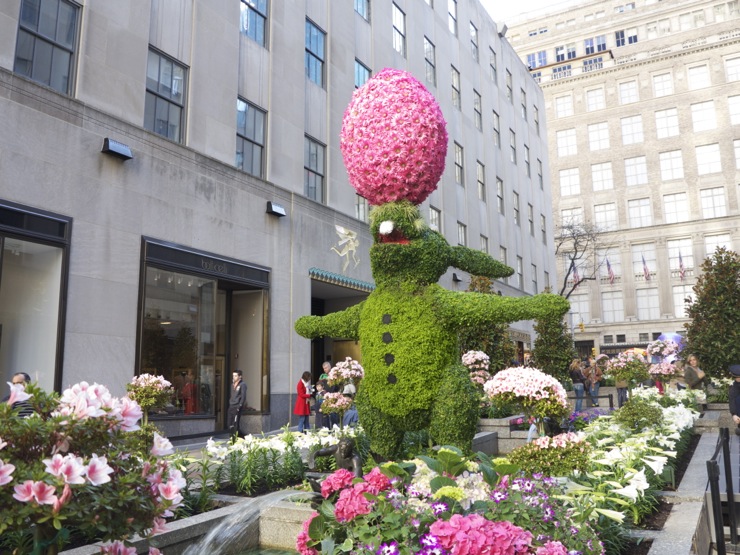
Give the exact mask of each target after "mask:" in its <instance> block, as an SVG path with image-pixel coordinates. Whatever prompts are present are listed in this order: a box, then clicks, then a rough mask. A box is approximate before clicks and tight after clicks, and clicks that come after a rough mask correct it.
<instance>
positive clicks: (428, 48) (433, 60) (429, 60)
mask: <svg viewBox="0 0 740 555" xmlns="http://www.w3.org/2000/svg"><path fill="white" fill-rule="evenodd" d="M424 65H425V68H426V78H427V83H429V84H430V85H432V86H433V87H436V86H437V53H436V51H435V46H434V44H433V43H432V41H430V40H429V39H428V38H426V37H424Z"/></svg>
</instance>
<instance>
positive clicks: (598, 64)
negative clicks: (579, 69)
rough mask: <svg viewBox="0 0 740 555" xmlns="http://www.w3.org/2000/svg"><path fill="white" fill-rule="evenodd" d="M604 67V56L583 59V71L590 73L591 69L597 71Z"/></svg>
mask: <svg viewBox="0 0 740 555" xmlns="http://www.w3.org/2000/svg"><path fill="white" fill-rule="evenodd" d="M603 67H604V58H603V57H602V56H597V57H596V58H589V59H588V60H583V72H584V73H588V72H589V71H596V70H597V69H602V68H603Z"/></svg>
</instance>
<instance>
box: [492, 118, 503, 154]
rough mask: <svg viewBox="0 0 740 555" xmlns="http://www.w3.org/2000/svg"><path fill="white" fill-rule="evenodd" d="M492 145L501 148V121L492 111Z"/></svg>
mask: <svg viewBox="0 0 740 555" xmlns="http://www.w3.org/2000/svg"><path fill="white" fill-rule="evenodd" d="M493 144H494V145H495V146H497V147H499V148H501V120H500V119H499V117H498V114H497V113H496V111H495V110H494V111H493Z"/></svg>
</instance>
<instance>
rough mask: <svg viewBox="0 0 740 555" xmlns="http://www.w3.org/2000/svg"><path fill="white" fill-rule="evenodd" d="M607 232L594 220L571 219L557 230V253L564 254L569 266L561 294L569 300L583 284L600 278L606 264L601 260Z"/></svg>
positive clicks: (564, 273) (565, 272)
mask: <svg viewBox="0 0 740 555" xmlns="http://www.w3.org/2000/svg"><path fill="white" fill-rule="evenodd" d="M603 233H604V232H603V230H601V229H600V228H599V227H598V226H597V225H595V224H592V223H591V222H586V223H573V222H568V223H564V224H562V225H561V226H560V227H559V228H557V229H556V231H555V256H556V257H559V256H564V257H565V266H566V267H565V270H564V272H563V282H562V284H561V286H560V290H559V291H558V295H561V296H563V297H565V298H566V299H567V298H568V297H570V296H571V294H572V293H573V292H574V291H575V290H576V289H577V288H578V286H579V285H580V284H581V283H583V282H584V281H592V280H595V279H596V278H597V276H598V273H599V268H600V267H601V265H602V264H603V263H604V262H603V260H599V259H598V258H599V256H598V253H599V252H600V251H602V250H603V248H602V244H603V242H602V236H603Z"/></svg>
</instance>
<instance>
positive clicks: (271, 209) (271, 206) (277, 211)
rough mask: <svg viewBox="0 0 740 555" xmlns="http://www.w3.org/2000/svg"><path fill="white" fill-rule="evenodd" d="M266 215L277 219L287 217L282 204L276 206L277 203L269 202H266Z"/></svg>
mask: <svg viewBox="0 0 740 555" xmlns="http://www.w3.org/2000/svg"><path fill="white" fill-rule="evenodd" d="M267 213H268V214H270V215H271V216H277V217H278V218H282V217H283V216H287V215H288V213H287V212H286V211H285V207H284V206H283V205H282V204H278V203H277V202H272V201H270V200H268V201H267Z"/></svg>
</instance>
